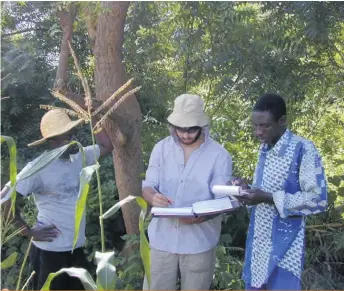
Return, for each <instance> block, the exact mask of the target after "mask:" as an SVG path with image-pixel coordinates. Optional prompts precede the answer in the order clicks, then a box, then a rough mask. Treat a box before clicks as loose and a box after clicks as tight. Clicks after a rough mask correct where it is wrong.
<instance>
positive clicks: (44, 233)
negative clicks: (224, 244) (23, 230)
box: [29, 225, 59, 242]
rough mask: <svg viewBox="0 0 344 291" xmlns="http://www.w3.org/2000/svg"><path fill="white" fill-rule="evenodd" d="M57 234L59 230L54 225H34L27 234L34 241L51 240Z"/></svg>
mask: <svg viewBox="0 0 344 291" xmlns="http://www.w3.org/2000/svg"><path fill="white" fill-rule="evenodd" d="M58 234H59V230H58V229H57V228H56V227H55V226H54V225H45V226H35V227H33V228H31V230H30V232H29V236H31V237H32V240H34V241H49V242H52V241H53V240H54V238H56V237H57V236H58Z"/></svg>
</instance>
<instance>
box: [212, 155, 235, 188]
mask: <svg viewBox="0 0 344 291" xmlns="http://www.w3.org/2000/svg"><path fill="white" fill-rule="evenodd" d="M231 177H232V157H231V156H230V154H229V153H228V152H227V151H226V153H225V154H224V155H223V154H222V155H219V156H218V157H217V159H216V161H215V165H214V170H213V176H212V179H211V182H210V189H212V188H213V186H214V185H226V184H227V183H228V182H229V181H230V180H231Z"/></svg>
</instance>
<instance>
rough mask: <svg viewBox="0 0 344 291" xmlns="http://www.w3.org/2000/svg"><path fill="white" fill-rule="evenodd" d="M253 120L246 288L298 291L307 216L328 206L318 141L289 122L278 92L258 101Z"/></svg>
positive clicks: (244, 199)
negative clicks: (255, 156)
mask: <svg viewBox="0 0 344 291" xmlns="http://www.w3.org/2000/svg"><path fill="white" fill-rule="evenodd" d="M252 121H253V124H254V127H255V134H256V136H257V137H258V138H259V139H260V141H261V147H260V150H259V160H258V163H257V167H256V171H255V174H254V180H253V185H252V187H251V188H250V189H249V188H248V187H245V186H247V184H245V183H244V182H243V181H242V180H240V179H237V180H234V181H233V184H234V185H242V186H243V188H245V189H244V190H243V191H242V194H243V196H242V197H241V201H242V202H243V203H244V204H246V205H249V208H250V211H251V216H250V225H249V229H248V236H247V241H246V253H245V266H244V272H243V279H244V281H245V284H246V286H245V288H246V290H264V289H266V290H280V289H284V290H300V289H301V274H302V270H303V265H304V255H305V216H307V215H312V214H316V213H320V212H323V211H325V210H326V208H327V184H326V178H325V173H324V169H323V165H322V162H321V157H320V155H319V152H318V151H317V149H316V148H315V146H314V144H313V143H312V142H311V141H309V140H307V139H305V138H303V137H300V136H297V135H295V134H294V133H292V132H291V131H290V130H289V129H287V126H286V104H285V102H284V100H283V98H282V97H280V96H278V95H276V94H264V95H263V96H261V97H260V98H259V100H258V101H257V102H256V104H255V106H254V109H253V113H252Z"/></svg>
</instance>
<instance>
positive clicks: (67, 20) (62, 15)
mask: <svg viewBox="0 0 344 291" xmlns="http://www.w3.org/2000/svg"><path fill="white" fill-rule="evenodd" d="M58 16H59V19H60V24H61V28H62V31H63V35H62V41H61V48H60V57H59V65H58V67H57V71H56V78H55V83H54V89H55V90H59V91H65V90H67V83H68V59H69V55H70V50H69V45H68V42H71V39H72V33H73V23H74V20H75V17H76V6H75V5H74V4H70V5H69V8H68V11H66V10H61V11H59V12H58Z"/></svg>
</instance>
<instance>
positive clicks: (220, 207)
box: [193, 197, 233, 214]
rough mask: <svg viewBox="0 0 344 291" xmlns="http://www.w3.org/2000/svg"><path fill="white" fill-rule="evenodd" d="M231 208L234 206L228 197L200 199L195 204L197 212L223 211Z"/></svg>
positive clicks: (194, 207) (194, 208)
mask: <svg viewBox="0 0 344 291" xmlns="http://www.w3.org/2000/svg"><path fill="white" fill-rule="evenodd" d="M231 208H233V206H232V203H231V201H230V199H229V198H228V197H225V198H219V199H212V200H206V201H199V202H195V203H194V204H193V212H194V213H196V214H205V213H213V212H221V211H224V210H228V209H231Z"/></svg>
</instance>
